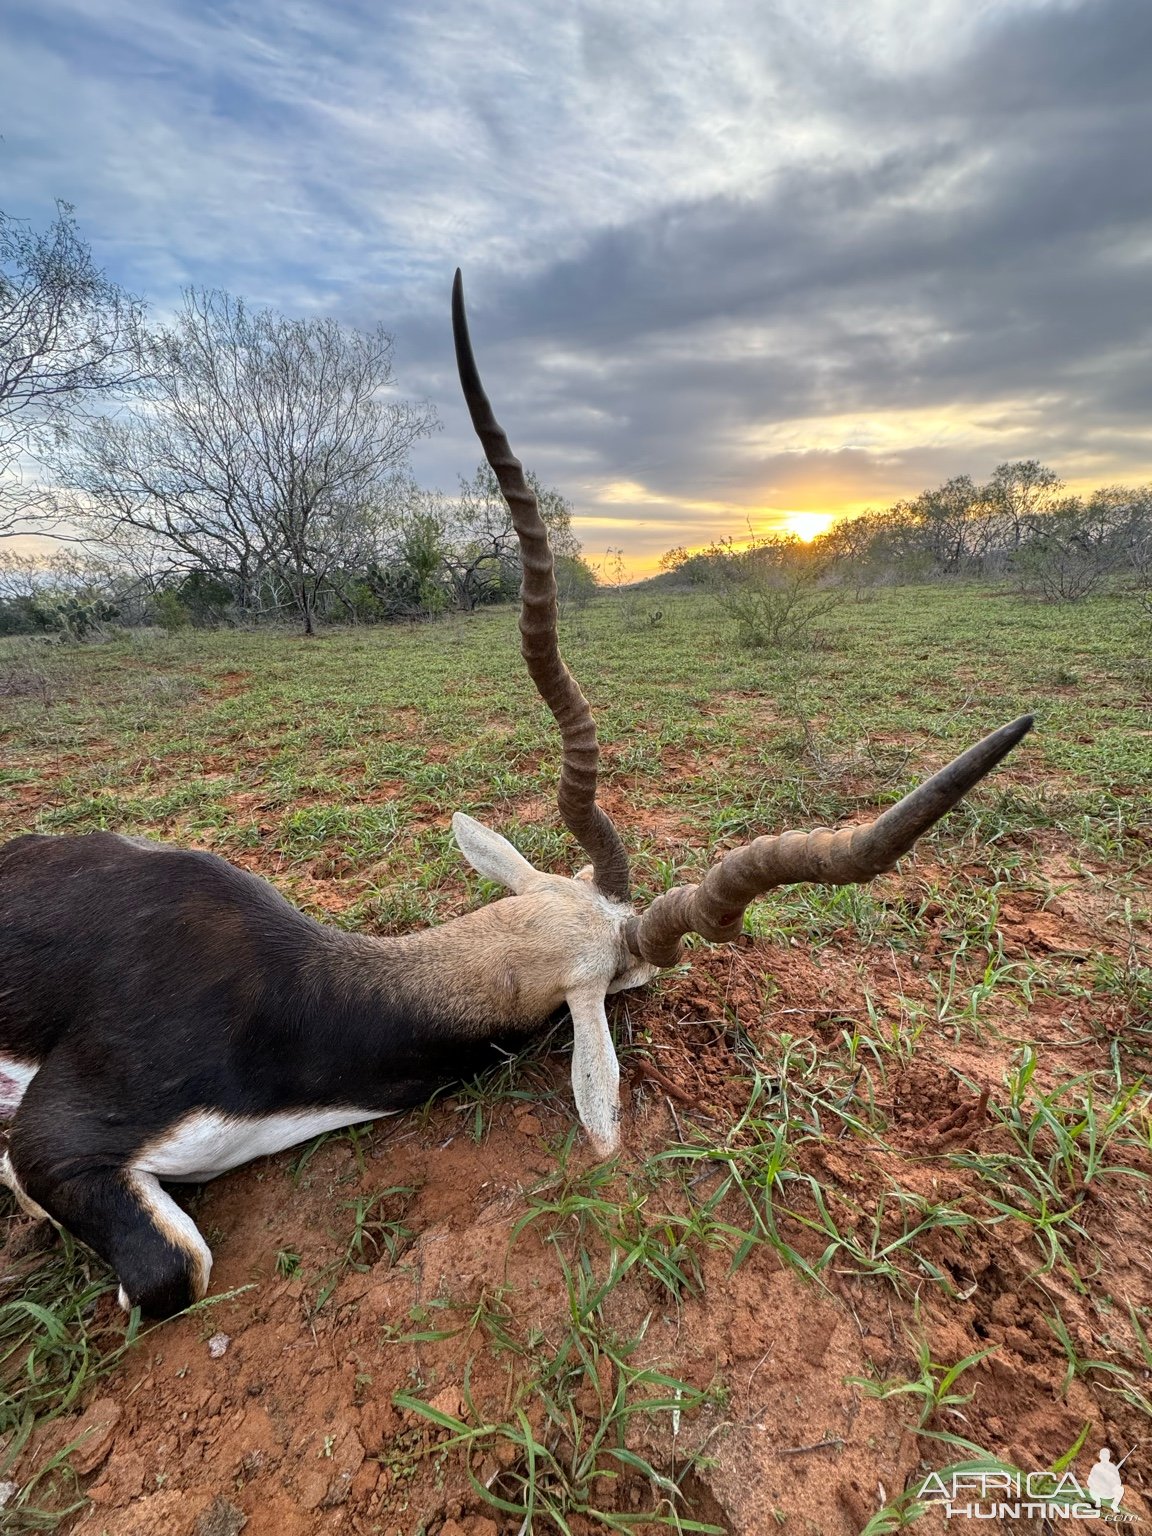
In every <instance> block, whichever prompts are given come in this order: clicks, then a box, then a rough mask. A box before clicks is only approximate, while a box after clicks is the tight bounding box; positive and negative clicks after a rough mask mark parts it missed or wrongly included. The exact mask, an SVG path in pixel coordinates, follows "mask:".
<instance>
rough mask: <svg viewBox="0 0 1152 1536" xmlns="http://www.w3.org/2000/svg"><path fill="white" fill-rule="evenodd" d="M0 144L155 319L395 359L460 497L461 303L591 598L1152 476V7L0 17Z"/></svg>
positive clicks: (60, 10) (467, 457) (716, 2)
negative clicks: (371, 349)
mask: <svg viewBox="0 0 1152 1536" xmlns="http://www.w3.org/2000/svg"><path fill="white" fill-rule="evenodd" d="M0 135H2V139H0V207H3V208H4V209H6V211H8V212H9V213H12V214H16V215H19V216H21V217H27V218H29V219H31V220H33V221H34V222H36V223H40V224H43V223H45V222H47V220H48V219H49V218H50V217H51V214H52V202H53V199H54V198H64V199H67V200H68V201H70V202H72V203H74V204H75V206H76V212H77V218H78V220H79V223H80V226H81V229H82V231H83V233H84V234H85V236H86V237H87V238H88V239H89V240H90V242H91V244H92V246H93V248H94V251H95V253H96V256H97V258H98V260H99V261H100V263H101V264H103V265H104V266H105V267H106V268H107V270H108V271H109V272H110V273H111V275H113V276H114V277H115V278H117V279H118V280H119V281H121V282H123V283H124V284H125V285H126V286H127V287H129V288H131V289H133V290H135V291H136V292H138V293H140V294H142V295H144V296H145V297H147V298H148V299H149V300H150V301H151V302H152V303H153V304H154V305H156V306H158V307H160V308H163V307H165V306H168V305H171V304H172V303H173V302H174V300H175V298H176V297H177V295H178V293H179V290H180V288H181V287H182V286H183V285H186V284H189V283H193V284H198V285H211V286H218V287H223V288H228V289H230V290H232V291H233V292H236V293H239V294H243V295H245V296H246V297H248V298H250V299H253V300H257V301H262V302H267V303H270V304H274V305H276V306H278V307H279V308H281V309H283V310H285V311H287V312H288V313H291V314H313V313H315V314H333V315H336V316H338V317H339V318H341V319H343V320H346V321H348V322H351V323H353V324H355V323H367V322H372V321H376V320H382V321H383V322H384V323H385V324H386V325H387V327H388V328H389V329H390V330H391V331H392V332H393V333H394V335H395V337H396V367H397V374H398V377H399V381H400V383H401V385H402V387H403V389H404V390H405V392H406V393H410V394H414V395H420V396H425V397H427V398H429V399H431V400H432V401H434V402H435V404H436V406H437V408H438V410H439V413H440V418H441V421H442V423H443V431H442V432H441V433H439V434H438V435H437V437H436V438H435V439H434V440H433V441H432V442H430V443H429V444H427V445H425V446H424V447H423V448H422V449H421V451H420V452H419V454H418V456H417V462H416V469H417V472H418V474H419V476H420V478H421V480H422V481H423V482H424V483H426V484H428V485H439V486H440V487H442V488H443V489H445V490H451V489H453V488H454V486H455V483H456V479H457V476H458V475H460V474H467V473H468V472H470V471H471V469H472V468H474V466H475V464H476V462H477V459H478V451H477V448H476V446H475V445H474V442H473V440H472V438H471V435H470V429H469V428H468V427H467V424H466V418H465V415H464V411H463V407H462V405H461V403H460V400H459V395H458V389H457V385H456V382H455V376H454V370H453V365H452V361H451V350H450V334H449V322H448V294H449V288H450V283H451V277H452V271H453V269H454V268H455V266H456V265H457V264H459V265H460V266H462V267H463V268H464V274H465V282H466V288H467V292H468V297H469V307H470V313H471V317H472V327H473V336H474V339H475V342H476V346H477V351H478V355H479V359H480V363H481V367H482V371H483V373H484V376H485V381H486V383H487V385H488V390H489V393H490V395H491V396H492V399H493V402H494V404H495V405H496V409H497V413H498V415H499V417H500V419H501V421H502V422H503V423H504V425H505V426H506V428H507V429H508V432H509V435H510V437H511V439H512V443H513V446H514V448H515V449H516V451H517V452H518V453H519V454H520V456H521V457H522V458H523V459H524V460H525V461H526V462H527V463H528V464H529V465H530V466H531V467H532V468H534V469H536V471H537V472H538V473H539V474H540V476H541V478H542V479H543V480H544V481H545V482H546V483H548V484H552V485H556V486H558V487H559V488H560V489H562V490H563V491H565V492H566V494H568V495H569V496H570V498H571V499H572V500H573V502H574V504H575V506H576V509H577V512H578V515H579V523H578V531H579V533H580V535H581V537H582V538H583V541H584V546H585V552H586V553H587V554H588V555H589V556H590V557H591V558H593V559H596V558H598V557H600V556H602V554H603V551H604V549H605V548H606V547H608V546H609V545H611V546H622V547H623V548H624V550H625V553H626V556H627V558H628V560H629V563H630V565H631V567H632V568H633V569H634V570H636V571H641V570H643V569H645V568H648V567H650V565H651V563H652V561H653V560H654V558H655V556H656V555H658V554H659V553H660V552H661V551H662V550H665V549H667V548H668V547H670V546H671V545H674V544H680V543H688V544H698V543H700V542H704V541H707V540H708V539H709V538H711V537H713V536H714V535H715V534H718V533H725V532H735V533H739V532H741V531H742V530H743V528H744V526H745V524H746V523H747V522H749V521H750V522H751V523H752V524H753V526H755V527H757V528H770V527H773V526H780V525H786V524H787V520H788V517H789V514H794V513H796V512H797V511H803V510H808V511H822V512H832V511H840V510H845V509H856V508H859V507H862V506H866V505H883V504H885V503H887V502H889V501H891V500H893V499H895V498H896V497H898V496H900V495H902V494H905V493H914V492H915V491H917V490H919V489H921V488H923V487H924V486H926V485H931V484H936V483H938V482H939V481H941V480H943V479H944V478H946V477H947V476H949V475H952V474H959V473H971V474H972V475H973V476H974V477H976V478H980V477H981V476H985V475H987V474H988V473H989V472H990V470H991V469H992V468H993V466H994V465H995V464H997V463H999V462H1001V461H1002V460H1004V459H1009V458H1039V459H1041V460H1043V461H1044V462H1046V463H1048V464H1050V465H1051V466H1052V467H1054V468H1055V469H1057V470H1058V471H1059V472H1060V473H1061V474H1062V475H1064V476H1065V478H1066V479H1067V480H1069V481H1070V482H1072V483H1073V484H1074V485H1076V486H1077V487H1087V486H1090V485H1095V484H1101V483H1111V482H1116V481H1125V482H1133V481H1143V480H1147V479H1149V478H1152V413H1150V406H1152V380H1150V372H1149V358H1150V355H1152V348H1150V341H1152V335H1150V332H1152V288H1150V283H1149V268H1150V264H1152V0H1083V3H1074V0H851V3H850V0H781V3H773V0H749V3H737V0H709V3H707V4H703V3H700V0H695V3H688V0H603V3H600V4H592V3H585V4H581V3H575V0H569V3H566V4H563V5H546V4H543V3H541V0H420V3H418V4H408V3H398V0H375V3H371V0H242V3H241V0H237V3H212V0H5V3H4V5H3V8H2V10H0Z"/></svg>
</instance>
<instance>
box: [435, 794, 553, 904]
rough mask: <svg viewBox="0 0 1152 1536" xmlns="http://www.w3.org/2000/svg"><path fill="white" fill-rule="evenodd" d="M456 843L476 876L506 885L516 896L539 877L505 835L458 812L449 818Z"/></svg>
mask: <svg viewBox="0 0 1152 1536" xmlns="http://www.w3.org/2000/svg"><path fill="white" fill-rule="evenodd" d="M452 835H453V837H454V838H455V839H456V846H457V848H459V850H460V852H461V853H462V854H463V855H464V857H465V858H466V859H467V860H468V862H469V864H471V866H472V868H473V869H474V870H475V871H476V873H477V874H478V875H483V876H484V878H485V879H486V880H495V881H496V882H497V883H498V884H500V885H505V886H507V887H508V889H509V890H510V891H514V892H515V893H516V895H520V893H521V892H522V891H524V890H526V889H527V888H528V885H529V884H530V882H531V881H533V880H536V879H538V878H539V876H538V874H537V872H536V870H534V869H533V868H532V866H531V864H529V862H528V860H527V859H526V858H524V857H523V856H522V855H521V854H519V853H517V852H516V850H515V848H513V846H512V844H511V843H510V842H509V841H508V839H507V838H506V837H501V836H500V834H499V832H493V831H491V830H490V829H489V828H488V827H486V826H484V825H483V824H482V823H481V822H479V821H475V820H473V818H472V817H471V816H465V814H464V812H463V811H457V812H456V813H455V815H454V816H453V817H452Z"/></svg>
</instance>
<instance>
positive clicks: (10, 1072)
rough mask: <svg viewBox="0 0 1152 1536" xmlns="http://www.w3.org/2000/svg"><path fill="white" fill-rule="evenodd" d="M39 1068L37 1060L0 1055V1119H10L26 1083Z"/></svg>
mask: <svg viewBox="0 0 1152 1536" xmlns="http://www.w3.org/2000/svg"><path fill="white" fill-rule="evenodd" d="M39 1070H40V1065H39V1063H38V1062H36V1063H33V1062H30V1061H17V1060H16V1058H15V1057H14V1056H0V1120H11V1119H12V1117H13V1115H14V1114H15V1113H16V1111H17V1110H18V1109H19V1108H20V1100H21V1099H22V1098H23V1097H24V1095H25V1093H26V1092H27V1091H28V1084H29V1083H30V1082H31V1081H32V1079H33V1078H34V1077H35V1076H36V1074H37V1072H39Z"/></svg>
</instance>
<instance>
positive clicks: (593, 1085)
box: [568, 985, 620, 1157]
mask: <svg viewBox="0 0 1152 1536" xmlns="http://www.w3.org/2000/svg"><path fill="white" fill-rule="evenodd" d="M568 1007H569V1009H570V1010H571V1013H572V1093H573V1095H574V1097H575V1099H576V1110H577V1113H578V1114H579V1116H580V1123H581V1125H583V1127H584V1129H585V1130H586V1131H587V1132H588V1137H589V1140H590V1141H591V1142H592V1145H593V1146H594V1147H595V1148H596V1151H597V1152H598V1153H599V1154H600V1156H601V1157H609V1156H610V1155H611V1154H612V1153H613V1152H615V1150H616V1148H617V1147H618V1146H619V1145H620V1064H619V1062H617V1060H616V1047H615V1046H614V1045H613V1044H612V1035H611V1033H610V1032H609V1029H608V1015H607V1014H606V1013H605V1011H604V988H603V986H602V985H600V986H596V985H593V986H590V987H581V988H580V989H579V990H578V991H572V992H569V994H568Z"/></svg>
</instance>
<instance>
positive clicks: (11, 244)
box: [0, 203, 143, 537]
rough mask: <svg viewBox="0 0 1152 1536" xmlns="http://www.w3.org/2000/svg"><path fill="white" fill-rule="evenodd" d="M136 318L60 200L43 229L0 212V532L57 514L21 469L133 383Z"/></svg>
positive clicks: (137, 306) (137, 309)
mask: <svg viewBox="0 0 1152 1536" xmlns="http://www.w3.org/2000/svg"><path fill="white" fill-rule="evenodd" d="M142 314H143V306H142V304H141V303H140V301H139V300H138V299H134V298H132V297H131V296H130V295H128V294H125V293H124V292H122V290H121V289H120V288H118V287H117V285H116V284H115V283H113V282H112V281H111V280H110V279H109V278H107V277H106V276H105V275H104V273H103V272H101V271H100V270H99V268H98V267H97V266H96V265H95V264H94V262H93V260H92V252H91V250H90V249H89V247H88V246H87V245H86V244H85V243H84V241H83V240H81V238H80V236H79V234H78V232H77V229H76V221H75V219H74V218H73V216H72V209H71V207H70V206H69V205H68V204H67V203H57V205H56V218H55V220H54V221H53V223H52V224H50V225H49V227H48V228H47V229H46V230H45V231H43V232H37V231H36V230H34V229H32V228H30V227H29V226H28V225H27V224H25V223H24V222H23V221H22V220H20V219H15V218H13V217H12V216H11V215H10V214H7V213H5V212H3V210H0V537H2V536H4V535H6V534H12V533H16V532H18V531H20V529H21V528H22V527H29V526H32V527H35V526H37V525H43V524H44V522H45V521H48V522H51V521H53V520H54V519H55V514H56V510H57V509H56V506H55V502H54V500H53V498H52V496H51V495H50V493H49V492H48V491H47V490H46V489H45V488H44V487H43V486H41V485H40V484H38V483H37V482H36V480H35V479H34V478H33V479H32V480H29V479H28V478H27V475H26V470H27V469H28V468H29V467H31V465H32V463H34V461H36V460H37V459H39V458H41V457H42V455H43V454H44V452H45V451H46V450H47V449H49V448H51V447H52V446H54V445H55V446H58V445H59V444H60V443H61V442H62V441H63V440H64V439H65V438H66V436H67V435H68V432H69V430H70V428H71V427H72V426H73V425H74V423H75V421H76V418H77V416H78V414H80V413H82V412H83V411H84V410H85V408H86V407H88V406H90V405H91V404H93V403H94V402H95V401H97V400H99V399H100V398H102V397H107V396H108V395H109V394H110V393H112V392H114V391H116V390H118V389H120V388H122V387H124V386H125V385H126V384H127V383H129V382H131V379H132V377H133V374H134V370H135V366H136V362H137V350H136V345H135V341H136V331H137V328H138V326H139V323H140V319H141V316H142Z"/></svg>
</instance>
